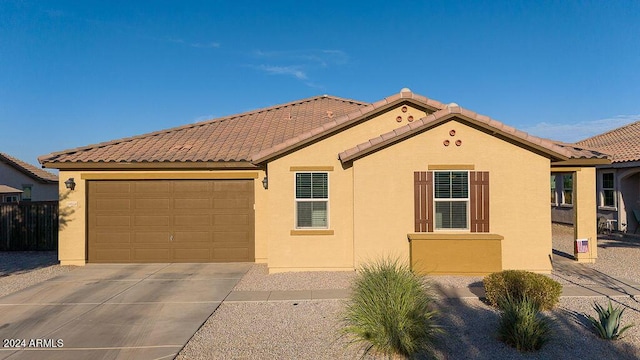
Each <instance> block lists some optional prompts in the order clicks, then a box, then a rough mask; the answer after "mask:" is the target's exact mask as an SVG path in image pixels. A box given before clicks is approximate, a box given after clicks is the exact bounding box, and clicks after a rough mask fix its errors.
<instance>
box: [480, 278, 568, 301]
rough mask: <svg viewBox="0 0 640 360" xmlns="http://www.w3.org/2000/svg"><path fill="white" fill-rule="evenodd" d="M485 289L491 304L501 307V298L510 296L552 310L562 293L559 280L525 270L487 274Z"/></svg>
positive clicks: (484, 281)
mask: <svg viewBox="0 0 640 360" xmlns="http://www.w3.org/2000/svg"><path fill="white" fill-rule="evenodd" d="M483 283H484V290H485V293H486V298H487V300H488V301H489V303H490V304H492V305H494V306H497V307H500V304H501V302H502V301H501V300H502V299H504V298H506V297H510V298H512V299H522V298H524V297H527V298H528V299H529V301H531V302H533V303H534V304H536V305H538V310H551V309H553V308H554V307H555V306H556V304H558V301H560V294H561V293H562V285H560V283H559V282H557V281H555V280H553V279H551V278H549V277H547V276H545V275H542V274H536V273H532V272H530V271H524V270H504V271H500V272H497V273H493V274H489V275H487V276H485V278H484V280H483Z"/></svg>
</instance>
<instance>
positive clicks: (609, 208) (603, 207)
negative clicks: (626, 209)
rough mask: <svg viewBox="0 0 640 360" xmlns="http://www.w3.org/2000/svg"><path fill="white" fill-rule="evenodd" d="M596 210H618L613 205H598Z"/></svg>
mask: <svg viewBox="0 0 640 360" xmlns="http://www.w3.org/2000/svg"><path fill="white" fill-rule="evenodd" d="M598 210H607V211H618V208H617V207H613V206H598Z"/></svg>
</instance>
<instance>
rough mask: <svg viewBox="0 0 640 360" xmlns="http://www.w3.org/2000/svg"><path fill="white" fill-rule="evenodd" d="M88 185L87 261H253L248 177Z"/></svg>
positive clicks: (136, 181) (251, 205) (97, 182)
mask: <svg viewBox="0 0 640 360" xmlns="http://www.w3.org/2000/svg"><path fill="white" fill-rule="evenodd" d="M88 187H89V195H88V204H89V209H88V215H87V217H88V219H89V228H88V256H89V262H222V261H254V251H255V250H254V228H253V226H254V218H253V217H254V209H253V202H254V200H253V198H254V195H253V191H254V190H253V189H254V186H253V180H193V181H191V180H152V181H146V180H134V181H116V180H113V181H106V180H105V181H89V182H88ZM98 189H99V190H100V192H98V191H97V190H98ZM214 190H217V191H214Z"/></svg>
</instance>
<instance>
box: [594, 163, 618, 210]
mask: <svg viewBox="0 0 640 360" xmlns="http://www.w3.org/2000/svg"><path fill="white" fill-rule="evenodd" d="M605 174H607V175H609V174H611V176H613V187H608V188H605V187H604V175H605ZM599 178H600V179H599V180H600V189H599V191H598V193H599V198H600V207H601V208H606V209H616V208H617V206H618V201H617V199H616V173H615V171H603V172H601V173H600V176H599ZM605 190H609V191H611V192H613V205H607V204H605V203H604V199H605V196H604V192H605Z"/></svg>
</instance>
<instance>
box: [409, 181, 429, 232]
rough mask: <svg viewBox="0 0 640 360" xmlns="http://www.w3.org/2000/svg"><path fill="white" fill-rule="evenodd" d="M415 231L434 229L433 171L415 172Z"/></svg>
mask: <svg viewBox="0 0 640 360" xmlns="http://www.w3.org/2000/svg"><path fill="white" fill-rule="evenodd" d="M413 184H414V187H413V188H414V205H415V209H414V212H415V231H416V232H432V231H433V186H432V184H433V172H431V171H416V172H414V173H413Z"/></svg>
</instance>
